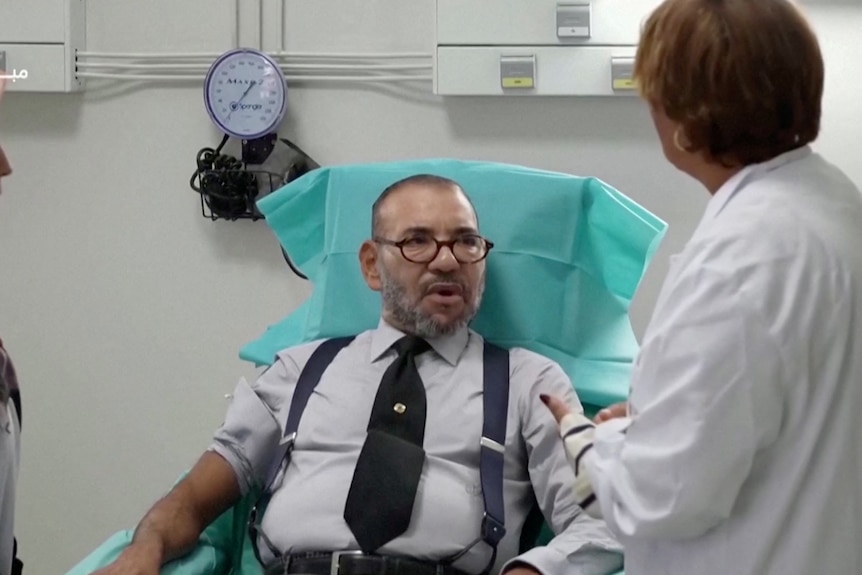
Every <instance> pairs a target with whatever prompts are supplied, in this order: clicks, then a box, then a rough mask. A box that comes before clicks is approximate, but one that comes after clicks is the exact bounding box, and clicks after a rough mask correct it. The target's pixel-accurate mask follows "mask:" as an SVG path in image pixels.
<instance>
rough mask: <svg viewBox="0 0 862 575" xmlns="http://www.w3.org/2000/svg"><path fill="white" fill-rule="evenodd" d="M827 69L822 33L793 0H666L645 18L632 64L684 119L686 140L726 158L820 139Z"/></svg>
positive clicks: (655, 97)
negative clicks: (814, 27)
mask: <svg viewBox="0 0 862 575" xmlns="http://www.w3.org/2000/svg"><path fill="white" fill-rule="evenodd" d="M823 76H824V70H823V56H822V54H821V52H820V46H819V44H818V42H817V38H816V36H815V34H814V32H813V31H812V29H811V27H810V26H809V25H808V23H807V21H806V19H805V18H804V17H803V15H802V14H801V13H800V12H799V10H798V9H797V8H796V7H795V6H794V5H793V4H792V3H791V2H790V1H788V0H665V1H664V2H663V3H662V4H661V5H660V6H659V7H658V8H657V9H656V10H655V11H654V12H653V13H652V14H651V15H650V17H649V18H648V19H647V21H646V23H645V25H644V29H643V33H642V35H641V40H640V43H639V45H638V49H637V56H636V58H635V69H634V78H635V80H636V82H637V85H638V89H639V90H640V93H641V96H642V97H643V98H644V99H645V100H646V101H647V102H648V103H649V104H650V105H651V106H654V107H655V108H657V109H659V110H661V111H663V112H664V113H665V114H666V115H667V116H668V118H670V119H671V120H673V121H675V122H678V123H680V125H681V128H682V131H683V133H682V134H681V136H684V143H685V144H687V145H686V148H687V149H688V150H689V151H698V152H703V153H704V154H705V155H706V156H707V157H708V158H709V159H710V160H712V161H716V162H720V163H722V164H724V165H728V166H739V165H748V164H752V163H758V162H763V161H766V160H769V159H771V158H774V157H775V156H778V155H779V154H782V153H784V152H787V151H789V150H792V149H794V148H798V147H800V146H803V145H805V144H808V143H810V142H812V141H813V140H815V139H816V138H817V135H818V133H819V132H820V113H821V100H822V96H823V82H824V80H823ZM682 139H683V138H681V140H682Z"/></svg>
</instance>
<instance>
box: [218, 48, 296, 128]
mask: <svg viewBox="0 0 862 575" xmlns="http://www.w3.org/2000/svg"><path fill="white" fill-rule="evenodd" d="M204 102H205V104H206V109H207V113H208V114H209V116H210V118H211V119H212V121H213V123H215V125H216V126H218V128H219V129H220V130H222V131H223V132H224V133H226V134H228V135H230V136H233V137H235V138H239V139H244V140H251V139H255V138H260V137H262V136H265V135H267V134H270V133H272V132H274V131H276V130H277V128H278V126H279V124H280V123H281V121H282V120H283V119H284V114H285V112H286V110H287V82H285V78H284V74H283V73H282V71H281V68H279V66H278V64H276V62H275V61H274V60H273V59H272V58H270V57H269V56H267V55H266V54H264V53H262V52H260V51H258V50H253V49H249V48H239V49H236V50H230V51H228V52H226V53H224V54H222V55H221V56H220V57H219V58H218V59H217V60H216V61H215V62H213V64H212V66H210V69H209V71H208V72H207V76H206V79H205V80H204Z"/></svg>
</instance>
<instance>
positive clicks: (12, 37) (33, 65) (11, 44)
mask: <svg viewBox="0 0 862 575" xmlns="http://www.w3.org/2000/svg"><path fill="white" fill-rule="evenodd" d="M84 2H85V0H26V1H23V0H18V1H12V0H2V1H0V64H2V65H3V66H2V68H3V70H4V71H5V74H6V76H7V79H6V90H7V91H11V92H75V91H78V90H81V89H82V88H83V87H84V83H83V82H82V81H81V80H79V79H78V78H77V76H76V73H75V72H76V70H75V62H76V53H77V52H78V50H83V49H84V48H85V34H86V24H85V14H84V13H85V8H84Z"/></svg>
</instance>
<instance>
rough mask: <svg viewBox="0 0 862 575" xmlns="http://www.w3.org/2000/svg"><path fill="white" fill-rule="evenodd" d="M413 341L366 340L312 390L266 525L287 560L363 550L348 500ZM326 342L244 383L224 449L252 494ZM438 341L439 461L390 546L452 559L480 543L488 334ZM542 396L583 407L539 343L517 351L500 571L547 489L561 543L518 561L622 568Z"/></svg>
mask: <svg viewBox="0 0 862 575" xmlns="http://www.w3.org/2000/svg"><path fill="white" fill-rule="evenodd" d="M403 335H404V334H403V333H401V332H400V331H398V330H396V329H394V328H392V327H391V326H389V325H388V324H386V323H385V322H383V321H381V322H380V325H379V326H378V328H377V329H374V330H369V331H366V332H363V333H361V334H359V335H358V336H357V337H356V339H355V340H354V341H353V342H351V344H350V345H348V346H347V347H346V348H344V349H343V350H342V351H341V352H340V353H339V354H338V356H336V358H335V359H334V360H333V362H332V363H331V364H330V366H329V368H328V369H327V371H326V372H325V373H324V375H323V377H322V378H321V380H320V383H319V384H318V385H317V387H316V388H315V390H314V393H313V394H312V395H311V397H310V399H309V401H308V404H307V406H306V408H305V410H304V413H303V416H302V420H301V423H300V425H299V428H298V430H297V438H296V444H295V447H294V451H293V454H292V460H291V464H290V466H289V467H288V468H287V470H286V472H285V473H284V476H283V478H282V481H281V484H280V487H279V488H278V489H277V490H276V491H275V493H274V494H273V497H272V499H271V500H270V502H269V506H268V508H267V511H266V513H265V514H264V517H263V519H262V528H263V532H264V533H265V534H266V536H267V537H268V538H269V540H270V541H271V542H272V543H273V544H274V545H275V546H276V547H277V548H278V549H279V550H280V551H281V552H282V553H285V554H287V553H301V552H305V551H338V550H355V549H358V545H357V543H356V541H355V539H354V537H353V535H352V533H351V531H350V528H349V527H348V526H347V524H346V523H345V521H344V518H343V514H344V505H345V501H346V499H347V492H348V490H349V488H350V482H351V480H352V478H353V471H354V468H355V466H356V461H357V459H358V457H359V452H360V451H361V449H362V445H363V442H364V440H365V435H366V428H367V425H368V419H369V417H370V414H371V408H372V406H373V404H374V398H375V396H376V393H377V387H378V385H379V383H380V380H381V378H382V376H383V373H384V371H386V368H387V367H388V366H389V364H390V363H391V362H392V361H393V360H394V359H395V355H396V353H395V350H394V349H391V346H392V344H394V343H395V342H396V341H397V340H398V339H399V338H401V337H402V336H403ZM319 343H320V342H319V341H318V342H312V343H308V344H303V345H300V346H297V347H293V348H290V349H287V350H284V351H282V352H281V353H279V354H278V358H277V360H276V361H275V362H274V363H273V365H272V366H271V367H270V368H269V369H268V370H267V371H265V372H264V373H263V374H262V375H261V376H260V377H259V378H258V379H257V380H256V382H255V383H253V384H251V385H250V384H247V383H245V381H244V380H243V381H240V383H239V384H238V385H237V387H236V390H235V392H234V394H233V399H232V403H231V406H230V407H229V409H228V412H227V415H226V418H225V421H224V423H223V425H222V427H221V428H220V429H219V430H218V431H217V432H216V434H215V438H214V442H213V444H212V446H211V448H210V449H211V450H213V451H215V452H216V453H218V454H220V455H221V456H222V457H224V458H225V459H226V460H227V461H228V462H229V463H230V465H231V466H232V467H233V469H234V471H235V472H236V475H237V479H238V482H239V485H240V489H241V491H242V492H243V494H245V493H247V492H248V490H249V489H250V488H252V487H257V488H259V487H261V486H262V484H263V483H264V482H265V481H266V474H267V470H268V469H269V466H270V464H271V462H272V460H273V457H274V456H275V455H274V454H275V453H276V449H277V445H278V441H279V439H280V437H281V435H282V431H283V429H284V425H285V422H286V419H287V413H288V411H289V409H290V403H291V397H292V394H293V391H294V388H295V385H296V382H297V379H298V377H299V374H300V372H301V371H302V368H303V367H304V366H305V363H306V362H307V360H308V358H309V357H310V356H311V354H312V352H313V351H314V350H315V349H316V348H317V346H318V345H319ZM429 343H430V344H431V346H432V351H429V352H427V353H424V354H422V355H420V356H419V357H418V358H417V369H418V371H419V374H420V376H421V377H422V380H423V382H424V384H425V390H426V395H427V405H428V407H427V423H426V428H425V443H424V448H425V451H426V454H427V457H426V463H425V467H424V469H423V471H422V477H421V479H420V483H419V491H418V493H417V496H416V503H415V506H414V509H413V517H412V520H411V523H410V526H409V528H408V529H407V531H406V532H405V533H404V534H403V535H401V536H400V537H398V538H396V539H394V540H392V541H390V542H389V543H387V544H386V545H385V546H384V547H382V548H381V549H379V550H378V551H379V552H380V553H385V554H394V555H406V556H411V557H415V558H419V559H428V560H440V559H442V558H446V557H450V556H452V555H454V554H456V553H458V552H460V551H461V550H463V549H464V548H465V547H467V546H469V545H470V544H471V543H473V542H474V541H475V540H476V539H477V538H478V537H479V535H480V526H481V521H482V514H483V512H484V506H483V500H482V492H481V486H480V479H479V441H480V438H481V434H482V422H483V405H482V379H483V378H482V365H483V363H482V352H483V339H482V337H481V336H480V335H479V334H477V333H475V332H473V331H472V330H468V329H466V328H465V329H463V330H461V331H460V332H458V333H456V334H455V335H452V336H449V337H443V338H436V339H430V340H429ZM540 393H547V394H553V395H556V396H558V397H562V398H565V399H567V400H568V401H569V403H570V404H571V405H572V406H573V407H575V408H577V409H581V406H580V402H579V401H578V399H577V397H576V395H575V393H574V391H573V389H572V386H571V383H570V381H569V379H568V377H567V376H566V375H565V373H564V372H563V371H562V369H561V368H560V367H559V366H558V365H557V364H556V363H554V362H552V361H551V360H549V359H547V358H545V357H543V356H540V355H538V354H536V353H533V352H530V351H527V350H525V349H517V348H516V349H513V350H511V352H510V385H509V414H508V423H507V431H506V454H505V470H504V500H505V507H506V529H507V533H506V537H505V538H504V539H503V540H502V542H501V543H500V545H499V547H498V555H497V561H496V565H495V568H496V569H500V568H502V567H504V566H505V564H506V563H507V562H509V561H511V560H513V559H515V558H516V556H517V554H518V547H519V538H520V531H521V526H522V525H523V522H524V520H525V518H526V517H527V514H528V512H529V511H530V508H531V506H532V502H533V493H534V492H535V497H536V500H537V501H538V503H539V506H540V507H541V509H542V511H543V513H544V516H545V518H546V519H547V520H548V522H549V524H550V525H551V527H552V528H553V530H554V532H555V533H557V536H556V537H555V538H554V539H553V540H552V541H551V542H550V543H549V544H548V545H547V546H545V547H537V548H534V549H531V550H530V551H527V552H526V553H524V554H523V555H520V556H519V557H517V559H520V560H521V561H524V562H527V563H529V564H531V565H532V566H534V567H535V568H536V569H538V570H539V571H540V572H542V573H543V574H545V575H551V574H553V575H603V574H607V573H611V572H614V571H615V570H617V569H619V568H620V567H621V565H622V548H621V546H620V544H619V543H618V542H617V541H616V539H615V538H614V537H613V536H612V535H611V534H610V532H609V531H608V529H607V528H606V526H605V524H604V523H603V522H601V521H597V520H595V519H592V518H590V517H588V516H587V515H586V514H585V513H583V512H582V510H581V509H580V508H579V507H578V506H577V505H576V503H575V501H574V498H573V495H572V490H571V481H572V477H571V468H570V466H569V463H568V461H567V459H566V453H565V449H564V447H563V444H562V442H561V441H560V438H559V435H558V432H557V427H556V424H555V422H554V420H553V418H552V416H551V414H550V412H549V411H548V409H547V408H546V407H545V405H544V404H543V403H542V402H541V400H540V399H539V394H540ZM260 549H261V553H262V555H263V558H264V560H269V559H271V555H270V554H269V552H268V550H267V546H266V545H265V544H264V543H263V542H261V543H260ZM490 557H491V550H490V548H489V547H488V545H486V544H485V543H483V542H479V543H478V544H477V545H475V546H474V547H472V548H471V549H470V551H469V552H468V553H466V554H465V555H464V556H463V557H461V558H460V559H459V560H458V561H457V562H456V563H455V564H454V565H455V566H456V567H458V568H460V569H463V570H465V571H467V572H468V573H479V572H480V571H481V570H482V569H483V568H484V567H485V565H486V564H487V562H488V561H489V560H490Z"/></svg>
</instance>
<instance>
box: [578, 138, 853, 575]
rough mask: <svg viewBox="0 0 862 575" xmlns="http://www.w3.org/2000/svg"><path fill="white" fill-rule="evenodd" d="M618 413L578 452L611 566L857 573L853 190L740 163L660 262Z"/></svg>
mask: <svg viewBox="0 0 862 575" xmlns="http://www.w3.org/2000/svg"><path fill="white" fill-rule="evenodd" d="M630 413H631V414H632V418H631V423H630V424H629V425H628V427H627V429H625V431H624V433H620V432H619V431H615V430H614V429H613V426H612V425H608V424H602V425H600V426H599V427H598V429H597V430H596V443H595V446H594V447H595V448H594V449H592V450H591V451H590V452H588V453H587V454H586V456H585V461H584V465H585V468H586V470H587V472H588V473H589V474H590V477H591V480H592V485H593V488H594V489H595V493H596V496H597V498H598V502H599V504H600V507H601V510H602V513H603V515H604V517H605V519H606V521H607V522H608V524H609V526H610V527H611V529H612V530H613V531H614V532H615V533H616V534H617V535H618V536H619V537H620V539H621V541H622V543H623V544H624V546H625V548H626V574H627V575H730V574H732V575H797V574H798V575H858V574H860V573H862V195H860V192H859V190H858V189H857V188H856V187H855V186H854V185H853V184H852V183H851V182H850V180H849V179H848V178H846V177H845V176H844V175H843V174H842V173H841V172H840V171H839V170H838V169H836V168H835V167H834V166H832V165H830V164H829V163H827V162H826V161H824V160H823V159H822V158H821V157H820V156H819V155H817V154H814V153H813V152H812V151H811V150H810V149H809V148H808V147H805V148H802V149H799V150H795V151H792V152H790V153H787V154H784V155H783V156H781V157H779V158H776V159H774V160H772V161H770V162H767V163H764V164H760V165H756V166H751V167H749V168H747V169H745V170H744V171H743V172H741V173H739V174H737V175H736V176H734V178H732V179H731V180H730V181H728V182H727V183H726V184H725V185H724V186H723V187H722V188H721V189H720V190H719V191H718V192H717V193H716V194H715V196H714V197H713V198H712V199H711V200H710V202H709V204H708V207H707V210H706V213H705V214H704V216H703V219H702V221H701V222H700V224H699V227H698V228H697V230H696V231H695V233H694V235H693V237H692V238H691V240H690V241H689V242H688V244H687V245H686V246H685V248H684V249H683V251H682V252H681V253H680V254H678V255H677V256H676V257H674V258H673V262H672V265H671V269H670V272H669V274H668V277H667V280H666V283H665V285H664V287H663V289H662V291H661V294H660V296H659V299H658V302H657V304H656V308H655V314H654V317H653V318H652V321H651V323H650V325H649V327H648V328H647V330H646V333H645V335H644V339H643V343H642V349H641V353H640V354H639V357H638V358H637V360H636V365H635V368H634V373H633V379H632V389H631V396H630Z"/></svg>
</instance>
